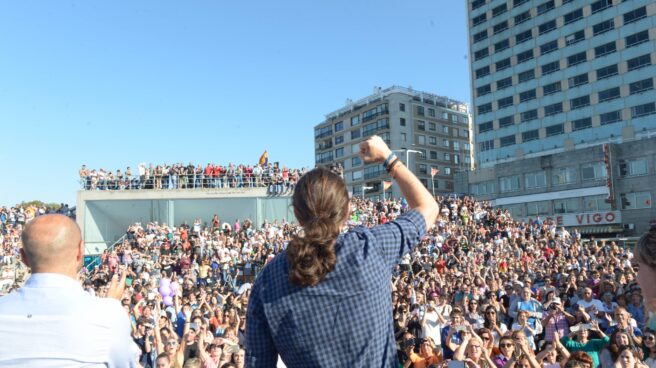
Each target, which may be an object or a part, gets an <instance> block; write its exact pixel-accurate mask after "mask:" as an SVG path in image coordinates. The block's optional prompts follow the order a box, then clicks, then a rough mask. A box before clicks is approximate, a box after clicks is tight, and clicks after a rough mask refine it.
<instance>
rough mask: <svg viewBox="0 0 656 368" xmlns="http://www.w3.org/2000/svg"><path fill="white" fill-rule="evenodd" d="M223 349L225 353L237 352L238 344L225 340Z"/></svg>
mask: <svg viewBox="0 0 656 368" xmlns="http://www.w3.org/2000/svg"><path fill="white" fill-rule="evenodd" d="M223 351H224V352H225V353H227V354H233V353H237V352H239V345H238V344H232V343H227V342H226V343H225V345H224V348H223Z"/></svg>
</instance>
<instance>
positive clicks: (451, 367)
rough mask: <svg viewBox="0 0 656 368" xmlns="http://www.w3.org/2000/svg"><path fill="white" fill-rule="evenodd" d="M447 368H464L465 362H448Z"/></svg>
mask: <svg viewBox="0 0 656 368" xmlns="http://www.w3.org/2000/svg"><path fill="white" fill-rule="evenodd" d="M447 368H465V362H460V361H457V360H450V361H449V364H448V365H447Z"/></svg>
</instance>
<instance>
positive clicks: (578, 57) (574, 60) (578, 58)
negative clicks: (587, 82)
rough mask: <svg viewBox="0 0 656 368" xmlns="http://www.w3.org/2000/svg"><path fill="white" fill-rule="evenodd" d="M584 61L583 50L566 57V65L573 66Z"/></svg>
mask: <svg viewBox="0 0 656 368" xmlns="http://www.w3.org/2000/svg"><path fill="white" fill-rule="evenodd" d="M585 61H586V55H585V51H582V52H579V53H578V54H574V55H570V56H568V57H567V65H568V66H574V65H578V64H581V63H583V62H585Z"/></svg>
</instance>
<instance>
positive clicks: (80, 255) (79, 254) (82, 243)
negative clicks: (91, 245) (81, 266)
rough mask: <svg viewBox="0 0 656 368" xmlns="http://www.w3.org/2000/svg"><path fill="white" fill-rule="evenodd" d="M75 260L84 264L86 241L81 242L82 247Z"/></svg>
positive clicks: (79, 248)
mask: <svg viewBox="0 0 656 368" xmlns="http://www.w3.org/2000/svg"><path fill="white" fill-rule="evenodd" d="M75 260H76V261H78V262H84V240H80V245H79V246H78V249H77V256H76V257H75Z"/></svg>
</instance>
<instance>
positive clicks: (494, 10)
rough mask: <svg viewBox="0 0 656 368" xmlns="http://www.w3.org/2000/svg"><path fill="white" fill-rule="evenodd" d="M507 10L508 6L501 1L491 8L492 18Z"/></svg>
mask: <svg viewBox="0 0 656 368" xmlns="http://www.w3.org/2000/svg"><path fill="white" fill-rule="evenodd" d="M507 11H508V6H507V5H506V3H503V4H501V5H499V6H497V7H494V8H492V18H494V17H497V16H499V15H501V14H503V13H505V12H507Z"/></svg>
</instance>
